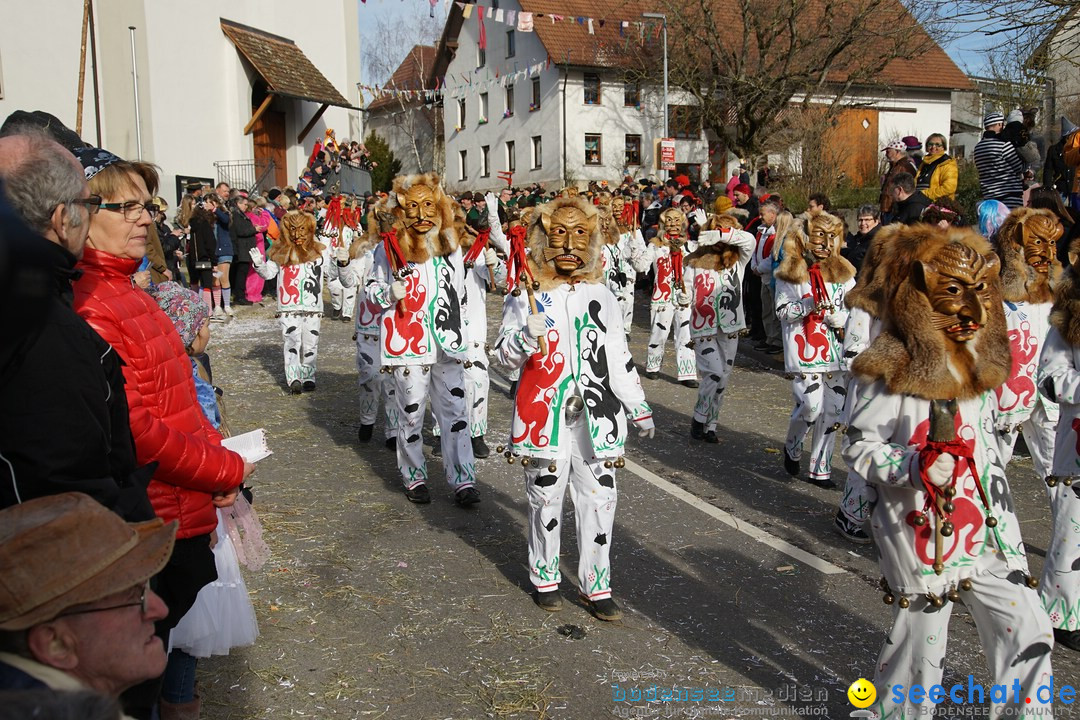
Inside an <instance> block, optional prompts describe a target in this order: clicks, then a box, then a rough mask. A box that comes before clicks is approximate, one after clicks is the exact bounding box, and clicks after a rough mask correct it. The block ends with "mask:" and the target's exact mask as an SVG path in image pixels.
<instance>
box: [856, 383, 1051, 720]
mask: <svg viewBox="0 0 1080 720" xmlns="http://www.w3.org/2000/svg"><path fill="white" fill-rule="evenodd" d="M958 404H959V412H958V413H957V415H956V431H957V438H958V439H959V440H961V441H963V443H964V444H965V445H967V447H968V450H969V452H970V454H971V455H972V457H973V462H972V463H970V464H969V463H967V462H966V461H964V462H962V463H961V464H959V465H958V467H959V468H960V469H961V472H960V475H959V477H958V479H957V480H956V489H957V494H956V497H955V498H953V503H954V504H955V510H954V512H953V513H952V516H951V517H952V522H953V523H954V525H955V530H954V532H953V534H952V535H951V536H949V537H946V538H944V539H943V553H942V558H943V564H944V569H943V571H942V573H941V574H940V575H938V574H935V572H934V570H933V568H932V564H933V562H934V554H935V553H934V536H935V530H934V519H933V517H931V518H930V519H929V521H928V522H927V523H926V524H924V525H921V526H918V525H916V524H915V523H914V519H915V517H916V516H917V515H918V514H919V513H920V512H921V511H922V510H923V508H924V504H925V501H926V492H925V490H924V489H923V488H924V486H923V484H922V480H921V479H920V473H919V451H920V448H921V447H923V446H924V445H925V444H926V441H927V434H928V431H929V426H930V422H929V414H930V401H929V400H924V399H922V398H917V397H914V396H911V395H896V394H892V393H889V392H888V390H887V389H886V387H885V384H884V382H882V381H881V380H877V381H875V382H873V383H872V384H870V385H869V386H866V387H863V388H862V389H861V390H860V392H859V397H858V399H857V401H856V403H855V407H854V409H853V412H852V416H851V425H850V428H849V430H848V434H849V439H850V445H849V446H848V448H847V449H846V450H845V451H844V458H845V460H847V462H848V464H849V465H850V466H851V468H852V470H853V471H855V472H858V473H859V474H860V475H862V476H863V477H864V478H865V479H866V480H867V481H868V482H869V483H871V484H872V485H873V486H875V487H876V488H877V491H878V502H877V503H876V504H875V505H874V509H873V513H872V515H871V519H870V527H871V531H872V533H873V536H874V542H875V544H876V545H877V547H878V552H879V558H880V564H881V571H882V574H883V575H884V576H885V579H886V580H887V582H888V584H889V587H890V588H891V592H892V593H896V594H899V595H902V596H907V597H910V598H911V599H910V603H911V605H910V607H909V608H905V607H901V606H900V605H899V604H894V605H893V627H892V630H891V631H890V632H889V636H888V639H887V640H886V642H885V644H884V646H883V647H882V650H881V654H880V656H879V657H878V665H877V671H876V673H875V676H874V684H875V686H876V687H879V688H892V687H893V686H894V685H902V686H904V687H905V688H910V687H911V686H912V685H913V684H919V685H922V686H923V687H924V688H929V687H931V686H933V685H938V684H940V683H941V678H942V671H943V666H944V658H945V646H946V634H947V632H948V622H949V617H950V615H951V612H952V607H953V605H954V603H953V602H946V603H945V604H944V606H943V607H941V608H934V607H932V606H930V603H929V602H928V601H927V599H924V597H923V595H924V594H926V593H934V594H935V595H937V596H939V597H942V596H945V595H946V594H947V593H948V592H949V591H950V590H955V589H956V588H957V587H958V586H960V587H961V589H960V590H959V592H960V597H961V598H962V599H963V603H964V605H965V607H966V608H967V610H968V612H970V613H971V615H972V617H973V618H974V620H975V622H976V625H977V626H978V628H979V631H980V634H981V635H983V637H984V641H983V649H984V651H985V652H986V654H987V662H988V664H989V666H990V671H991V673H992V675H993V678H994V682H995V683H997V684H1004V685H1007V686H1008V687H1010V688H1011V687H1012V683H1013V681H1014V680H1016V681H1019V682H1020V685H1021V688H1023V690H1024V694H1022V695H1021V696H1020V699H1019V704H1018V705H1017V704H1014V703H1012V698H1013V695H1012V692H1011V691H1010V693H1009V701H1010V702H1009V704H1010V705H1012V707H1011V708H1010V710H1012V711H1014V712H1015V713H1016V714H1014V715H1013V717H1024V718H1027V717H1035V716H1036V715H1035V713H1036V711H1039V710H1041V711H1042V712H1041V713H1040V714H1039V717H1048V716H1050V715H1049V714H1048V711H1049V708H1048V707H1047V706H1042V707H1039V706H1037V705H1030V706H1029V705H1026V704H1025V703H1024V697H1025V695H1026V693H1031V692H1033V689H1034V688H1037V687H1038V686H1039V685H1040V684H1049V680H1050V676H1051V674H1052V671H1051V668H1050V651H1051V648H1052V646H1053V635H1052V633H1051V628H1050V623H1049V621H1048V620H1047V616H1046V613H1045V612H1043V610H1042V607H1041V605H1040V603H1039V598H1038V595H1037V594H1036V593H1035V592H1034V591H1033V590H1031V589H1030V588H1029V587H1027V585H1026V579H1027V572H1028V567H1027V557H1026V556H1025V554H1024V543H1023V540H1022V539H1021V536H1020V525H1019V521H1018V520H1017V518H1016V515H1015V513H1014V512H1013V498H1012V494H1011V492H1010V490H1009V484H1008V481H1007V480H1006V478H1005V466H1004V463H1003V462H1002V457H1001V445H1000V439H999V437H998V435H997V433H996V432H995V431H994V423H995V415H996V412H995V411H996V403H995V402H994V401H993V397H992V396H991V395H990V393H984V394H982V395H981V396H976V397H974V398H971V399H967V400H960V401H959V403H958ZM976 477H977V478H978V482H979V483H981V485H982V487H983V489H984V491H985V494H986V497H987V499H988V501H989V507H987V506H986V504H984V502H983V501H982V494H981V493H980V492H979V490H978V488H977V485H976ZM987 513H989V514H990V515H992V516H993V517H994V518H996V519H997V525H996V527H993V528H991V527H988V526H987V523H986V515H987ZM964 581H970V583H971V586H970V589H969V590H964V589H963V585H961V583H962V582H964ZM874 709H876V710H877V712H878V717H880V718H883V719H885V720H900V719H901V718H912V717H916V716H923V715H928V714H929V713H930V712H931V710H932V703H930V702H929V701H927V702H926V703H925V704H913V703H911V702H910V700H909V701H908V702H906V703H905V704H902V705H898V704H895V702H894V701H893V699H892V694H891V693H880V694H879V695H878V700H877V702H876V703H875V705H874ZM1001 710H1002V708H1001V707H1000V705H999V704H996V703H995V706H994V708H993V709H992V713H991V716H992V717H999V715H998V714H996V713H999V712H1001ZM1025 711H1030V714H1028V713H1027V712H1025Z"/></svg>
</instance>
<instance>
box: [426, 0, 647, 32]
mask: <svg viewBox="0 0 1080 720" xmlns="http://www.w3.org/2000/svg"><path fill="white" fill-rule="evenodd" d="M431 2H433V3H434V2H437V0H431ZM450 2H453V4H454V5H457V7H458V9H459V10H461V16H462V17H463V18H464V19H465V20H468V19H469V18H470V17H472V14H473V12H474V11H475V12H476V16H477V18H478V19H480V32H481V35H482V36H483V35H484V25H483V18H485V17H486V18H487V19H488V20H492V21H494V22H498V23H504V24H506V25H509V26H510V27H512V28H516V29H517V30H518V31H519V32H533V31H534V29H535V21H536V19H537V18H543V17H546V18H548V19H549V20H550V21H551V24H552V25H554V24H555V23H557V22H562V21H564V20H570V21H572V22H576V23H577V24H578V25H581V26H582V27H584V28H585V29H586V30H587V31H588V33H589V34H590V35H595V34H596V28H597V27H601V28H602V27H604V25H605V24H606V23H607V22H608V19H607V18H594V17H589V16H586V15H575V16H572V17H571V16H567V15H558V14H556V13H530V12H525V11H517V10H500V9H499V8H496V7H495V6H493V5H491V6H489V5H482V4H480V3H465V2H461V0H448V1H447V3H446V6H447V7H449V6H450ZM433 7H434V5H433ZM474 9H475V10H474ZM611 22H615V23H618V28H619V35H625V34H626V31H627V30H629V29H631V28H633V27H636V28H637V29H638V32H639V33H640V35H641V37H642V39H644V37H645V29H646V27H647V26H651V25H653V24H657V25H659V23H657V22H656V21H652V22H646V21H642V20H612V21H611ZM656 32H657V33H659V32H660V30H659V29H657V30H656ZM657 36H659V35H657Z"/></svg>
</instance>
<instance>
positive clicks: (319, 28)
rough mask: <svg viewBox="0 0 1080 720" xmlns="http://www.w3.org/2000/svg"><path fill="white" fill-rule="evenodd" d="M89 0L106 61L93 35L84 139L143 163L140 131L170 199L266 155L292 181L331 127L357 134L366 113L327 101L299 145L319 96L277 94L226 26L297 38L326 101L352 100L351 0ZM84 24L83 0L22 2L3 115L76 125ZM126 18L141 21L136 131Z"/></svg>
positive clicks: (6, 59)
mask: <svg viewBox="0 0 1080 720" xmlns="http://www.w3.org/2000/svg"><path fill="white" fill-rule="evenodd" d="M93 5H94V40H95V43H94V44H95V46H96V54H97V58H96V65H95V64H94V63H93V62H92V58H91V53H90V49H89V48H90V46H89V43H88V45H87V48H88V49H87V53H86V71H85V79H84V82H83V95H84V99H83V108H82V118H81V120H82V136H83V138H84V139H85V140H87V141H88V142H90V143H94V144H97V143H98V142H99V137H100V143H101V144H102V145H103V146H104V147H105V148H106V149H108V150H110V151H112V152H114V153H116V154H118V155H120V156H121V157H125V158H132V159H134V158H137V157H139V155H140V152H139V150H140V148H139V145H140V143H139V137H138V135H140V134H141V157H142V159H143V160H146V161H148V162H153V163H155V164H157V165H158V166H159V167H160V168H161V171H162V178H161V194H162V195H163V196H164V197H166V199H169V200H173V197H172V196H173V193H174V187H175V186H176V184H177V177H181V178H186V177H200V178H208V179H209V178H213V179H217V177H218V171H217V169H216V168H215V163H218V164H221V163H223V162H232V163H238V164H239V163H244V162H253V161H254V160H255V159H256V158H257V157H259V156H260V155H261V156H262V157H264V158H269V157H274V158H275V163H276V165H277V171H276V173H275V175H274V176H273V177H272V178H271V180H276V181H277V182H285V183H288V184H295V183H296V180H297V178H298V176H299V175H300V173H301V172H302V170H303V168H304V166H305V164H306V162H307V158H308V153H310V150H311V147H312V145H313V143H314V141H315V140H316V139H318V138H321V137H323V135H324V131H325V130H326V128H333V129H335V131H336V134H337V138H338V139H339V140H341V139H345V138H350V139H359V137H360V134H361V126H360V114H359V112H358V111H356V110H354V109H350V108H349V107H339V106H329V107H328V108H327V109H325V110H324V111H323V113H322V114H321V116H320V117H319V118H318V120H317V121H316V122H315V123H314V124H313V125H312V126H311V127H310V129H308V131H307V134H306V136H305V137H304V139H303V140H298V137H299V136H300V134H301V132H302V131H303V130H304V129H305V127H306V126H307V125H308V124H309V122H310V121H311V120H312V118H313V117H314V116H315V115H316V114H317V113H318V112H319V111H320V109H321V107H322V103H321V102H319V101H318V100H316V101H312V100H310V99H299V98H297V97H295V96H294V95H289V94H286V93H285V91H284V90H282V91H281V92H275V91H274V90H275V82H277V81H278V80H279V78H266V77H263V76H261V74H260V72H259V70H258V69H256V68H255V67H254V66H253V65H252V63H251V62H250V61H249V60H248V59H247V58H246V57H245V56H244V54H243V53H242V52H241V50H240V49H239V47H238V45H237V44H236V42H235V41H234V40H232V39H230V37H229V36H227V35H226V34H225V32H224V30H223V21H225V22H227V23H233V24H237V25H239V26H246V28H247V30H246V31H245V32H251V33H253V36H262V37H263V38H264V39H266V40H267V41H268V42H270V41H273V42H278V43H280V44H281V46H282V47H285V46H286V45H288V44H289V43H290V42H291V43H292V44H293V45H294V46H295V48H296V49H297V50H298V51H299V52H300V53H301V54H302V55H304V56H306V58H307V59H308V60H309V61H310V65H312V66H314V67H315V68H317V70H318V71H319V72H321V74H322V75H323V76H324V80H325V81H328V83H329V85H330V86H332V87H333V88H334V89H336V91H337V93H340V95H336V97H334V98H331V99H333V100H334V101H335V102H337V103H338V104H339V105H345V106H352V107H356V106H358V105H359V91H358V90H357V87H356V84H357V82H358V81H359V72H360V46H359V44H360V40H359V30H358V18H357V6H356V3H355V2H354V1H353V0H330V1H329V2H326V3H323V4H322V5H321V6H320V7H321V9H320V12H319V13H307V12H303V11H300V10H299V9H298V8H297V7H295V6H292V5H283V4H277V3H267V2H258V1H256V0H232V1H231V2H229V3H227V4H222V3H216V2H212V0H189V2H186V3H182V4H181V3H166V2H157V1H155V0H94V3H93ZM82 18H83V2H81V0H50V2H48V3H38V4H36V5H35V4H24V5H20V6H19V7H18V8H17V9H13V10H12V11H11V12H8V13H6V14H5V17H4V22H3V23H0V118H2V117H6V116H7V115H8V114H10V113H11V112H13V111H14V110H44V111H47V112H50V113H52V114H53V115H55V116H57V117H58V118H59V119H60V120H61V121H63V122H64V123H65V124H66V125H68V126H69V127H71V128H73V129H74V128H75V127H76V124H77V122H76V120H77V118H76V102H77V95H78V85H79V83H78V76H79V61H80V44H81V43H80V38H81V29H82ZM130 26H133V27H134V28H135V30H134V40H135V67H136V71H137V77H138V97H139V112H138V118H139V123H138V128H137V125H136V112H135V99H134V96H135V92H134V89H135V88H134V86H133V82H132V77H133V75H132V48H131V31H130V30H129V27H130ZM43 28H47V30H45V31H43ZM273 36H278V37H277V39H276V40H275V39H274V38H273ZM95 73H96V75H97V81H98V83H97V84H98V91H97V97H96V98H95V90H94V75H95ZM268 94H269V95H271V96H272V98H271V99H270V101H269V102H268V103H267V105H266V107H265V108H264V110H263V113H262V115H261V116H260V118H259V119H258V120H257V121H256V122H255V123H254V124H253V125H252V126H251V127H248V126H249V123H250V121H251V120H252V118H253V115H254V114H255V111H256V110H257V108H258V107H260V106H262V105H263V101H264V100H266V97H267V95H268ZM320 99H322V98H321V96H320ZM97 117H100V122H98V120H96V118H97ZM281 166H284V167H281ZM271 184H273V182H271Z"/></svg>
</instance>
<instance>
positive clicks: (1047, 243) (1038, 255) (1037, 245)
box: [1023, 215, 1063, 274]
mask: <svg viewBox="0 0 1080 720" xmlns="http://www.w3.org/2000/svg"><path fill="white" fill-rule="evenodd" d="M1062 232H1063V230H1062V227H1061V225H1059V224H1058V223H1055V222H1054V221H1053V220H1051V219H1050V218H1048V217H1046V216H1045V215H1036V216H1034V217H1032V218H1029V219H1028V221H1027V222H1025V223H1024V233H1023V243H1024V261H1025V262H1027V264H1028V265H1030V266H1031V267H1032V268H1034V269H1035V272H1038V273H1044V274H1045V273H1049V272H1050V263H1051V262H1052V261H1053V259H1054V258H1055V257H1057V241H1058V238H1060V237H1061V235H1062Z"/></svg>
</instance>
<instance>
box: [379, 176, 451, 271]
mask: <svg viewBox="0 0 1080 720" xmlns="http://www.w3.org/2000/svg"><path fill="white" fill-rule="evenodd" d="M413 185H427V186H428V187H430V188H431V190H432V192H433V193H434V195H435V206H436V208H437V212H438V214H439V220H440V224H441V227H440V228H432V229H431V230H430V231H428V233H427V234H426V235H425V236H424V237H423V238H421V239H420V240H419V241H416V240H413V238H412V237H411V236H410V235H409V233H408V232H406V230H405V224H404V220H405V209H404V208H403V207H402V206H401V205H400V203H401V200H402V199H403V197H402V196H403V195H404V193H405V192H406V191H408V190H409V188H411V187H412V186H413ZM378 209H385V210H389V211H390V212H392V213H393V214H394V229H396V230H397V237H398V245H399V246H400V247H401V254H402V255H403V256H404V257H405V260H406V261H409V262H415V263H423V262H427V261H428V260H430V259H431V258H432V257H433V256H446V255H450V254H451V253H453V252H454V251H455V250H457V249H458V246H459V241H458V234H457V231H456V230H455V229H454V201H453V200H451V199H450V198H449V197H448V196H447V195H446V193H444V192H443V188H442V183H441V182H440V180H439V176H438V175H436V174H435V173H425V174H423V175H398V176H397V177H395V178H394V186H393V189H392V190H391V191H390V194H389V196H388V197H386V198H385V199H384V200H382V201H380V202H379V203H378V204H377V205H376V211H377V210H378Z"/></svg>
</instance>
